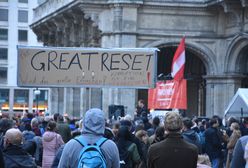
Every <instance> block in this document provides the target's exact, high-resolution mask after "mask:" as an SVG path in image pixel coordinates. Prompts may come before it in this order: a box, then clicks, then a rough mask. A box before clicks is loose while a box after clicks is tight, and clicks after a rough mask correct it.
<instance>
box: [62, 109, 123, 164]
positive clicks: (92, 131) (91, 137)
mask: <svg viewBox="0 0 248 168" xmlns="http://www.w3.org/2000/svg"><path fill="white" fill-rule="evenodd" d="M104 130H105V119H104V112H103V111H102V110H100V109H97V108H92V109H90V110H88V111H87V112H86V113H85V116H84V119H83V128H82V135H80V136H82V138H83V139H84V140H85V141H86V142H87V143H88V144H94V143H96V142H97V141H98V140H99V139H100V138H102V137H103V134H104ZM82 148H83V146H82V145H81V144H80V143H79V142H78V141H76V140H75V139H71V140H70V141H69V142H67V144H66V145H65V147H64V149H63V152H62V156H61V159H60V161H59V166H58V167H66V168H75V167H78V164H79V158H78V157H79V154H80V152H81V150H82ZM101 150H102V152H103V154H104V157H105V159H106V164H107V167H108V168H119V167H120V160H119V152H118V148H117V146H116V144H115V143H114V142H113V141H112V140H107V141H105V142H104V143H103V144H102V145H101Z"/></svg>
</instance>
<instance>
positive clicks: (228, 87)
mask: <svg viewBox="0 0 248 168" xmlns="http://www.w3.org/2000/svg"><path fill="white" fill-rule="evenodd" d="M204 78H205V79H206V116H207V117H212V116H213V115H218V116H220V117H223V116H224V111H225V109H226V108H227V106H228V103H229V102H230V101H231V99H232V97H233V96H234V94H235V93H236V91H237V90H238V88H239V87H241V81H242V78H243V76H241V75H215V76H205V77H204Z"/></svg>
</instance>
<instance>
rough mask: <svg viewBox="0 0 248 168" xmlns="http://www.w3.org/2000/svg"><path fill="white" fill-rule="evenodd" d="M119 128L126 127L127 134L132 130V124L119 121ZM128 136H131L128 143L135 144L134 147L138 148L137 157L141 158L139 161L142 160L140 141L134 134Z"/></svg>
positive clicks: (126, 121)
mask: <svg viewBox="0 0 248 168" xmlns="http://www.w3.org/2000/svg"><path fill="white" fill-rule="evenodd" d="M120 126H121V127H122V126H126V127H128V129H129V132H131V130H132V122H130V121H128V120H121V121H120ZM130 136H131V139H130V141H131V142H133V143H135V145H136V146H137V148H138V152H139V156H140V157H141V159H143V152H142V147H141V143H140V140H139V139H138V138H137V137H136V136H135V135H134V134H131V135H130Z"/></svg>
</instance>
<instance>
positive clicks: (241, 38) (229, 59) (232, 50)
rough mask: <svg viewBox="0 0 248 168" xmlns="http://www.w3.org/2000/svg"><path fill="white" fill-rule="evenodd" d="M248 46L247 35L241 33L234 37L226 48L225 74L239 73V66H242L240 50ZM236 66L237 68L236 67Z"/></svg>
mask: <svg viewBox="0 0 248 168" xmlns="http://www.w3.org/2000/svg"><path fill="white" fill-rule="evenodd" d="M247 46H248V34H246V33H242V34H238V35H236V36H235V37H234V38H233V39H232V41H231V43H230V44H229V46H228V50H227V54H226V60H225V65H226V66H225V69H224V72H226V73H240V65H241V64H242V57H243V55H242V54H241V52H242V50H243V49H245V48H247ZM237 65H238V66H237Z"/></svg>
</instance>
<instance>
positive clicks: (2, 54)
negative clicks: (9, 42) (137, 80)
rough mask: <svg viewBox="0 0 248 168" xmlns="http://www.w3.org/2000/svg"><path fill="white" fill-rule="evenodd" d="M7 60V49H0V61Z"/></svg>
mask: <svg viewBox="0 0 248 168" xmlns="http://www.w3.org/2000/svg"><path fill="white" fill-rule="evenodd" d="M6 59H8V49H7V48H0V60H6Z"/></svg>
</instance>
